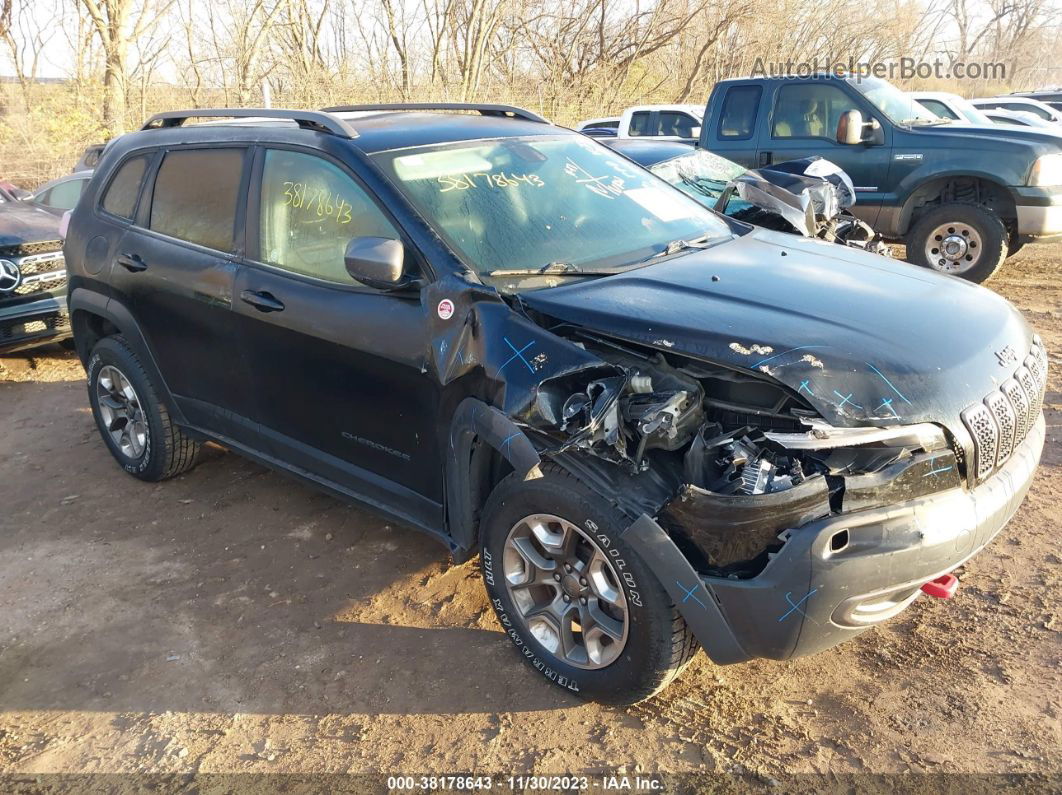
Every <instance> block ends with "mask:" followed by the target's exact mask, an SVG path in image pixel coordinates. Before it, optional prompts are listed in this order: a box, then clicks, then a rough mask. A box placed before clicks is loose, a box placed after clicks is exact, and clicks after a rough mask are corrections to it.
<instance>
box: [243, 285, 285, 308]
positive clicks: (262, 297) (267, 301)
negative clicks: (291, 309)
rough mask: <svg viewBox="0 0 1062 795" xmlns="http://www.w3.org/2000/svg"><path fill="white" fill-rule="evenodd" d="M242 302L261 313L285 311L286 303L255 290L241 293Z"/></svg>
mask: <svg viewBox="0 0 1062 795" xmlns="http://www.w3.org/2000/svg"><path fill="white" fill-rule="evenodd" d="M240 300H241V301H243V302H244V303H245V304H250V305H251V306H253V307H254V308H255V309H257V310H258V311H259V312H283V311H284V302H283V301H280V300H279V299H277V298H275V297H274V296H273V295H272V294H270V293H267V292H264V291H263V292H260V293H259V292H255V291H254V290H244V291H243V292H241V293H240Z"/></svg>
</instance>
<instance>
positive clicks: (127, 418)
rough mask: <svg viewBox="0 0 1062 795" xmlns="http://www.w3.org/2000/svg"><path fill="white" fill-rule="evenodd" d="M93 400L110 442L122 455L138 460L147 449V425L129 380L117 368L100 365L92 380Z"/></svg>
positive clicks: (138, 399) (137, 397)
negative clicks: (93, 388)
mask: <svg viewBox="0 0 1062 795" xmlns="http://www.w3.org/2000/svg"><path fill="white" fill-rule="evenodd" d="M96 399H97V402H98V403H99V407H100V417H101V418H102V420H103V425H104V427H105V428H106V429H107V433H109V434H110V436H111V440H112V441H113V442H114V443H115V444H116V445H117V446H118V449H119V450H121V451H122V454H123V455H125V456H127V457H129V458H132V459H137V458H140V456H142V455H143V454H144V451H145V450H146V449H147V440H148V424H147V417H145V416H144V409H143V407H142V406H141V405H140V398H139V396H138V395H137V394H136V390H135V389H133V385H132V384H131V383H129V379H128V378H126V377H125V375H124V374H123V373H122V371H121V370H119V369H118V368H117V367H115V366H113V365H110V364H108V365H104V366H103V367H102V368H100V373H99V375H98V376H97V377H96Z"/></svg>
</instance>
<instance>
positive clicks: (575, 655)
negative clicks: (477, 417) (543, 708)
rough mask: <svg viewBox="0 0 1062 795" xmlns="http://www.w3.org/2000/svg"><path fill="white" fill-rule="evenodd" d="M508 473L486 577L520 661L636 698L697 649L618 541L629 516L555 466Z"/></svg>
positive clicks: (620, 697) (611, 697) (668, 677)
mask: <svg viewBox="0 0 1062 795" xmlns="http://www.w3.org/2000/svg"><path fill="white" fill-rule="evenodd" d="M542 471H543V476H542V477H541V478H536V479H533V480H526V481H525V480H520V479H519V477H517V476H516V475H510V476H509V477H507V478H506V479H505V480H503V481H502V482H501V483H500V484H499V485H498V487H497V488H496V489H495V490H494V492H493V493H492V494H491V496H490V498H489V499H488V501H487V505H486V507H485V508H484V511H483V518H482V523H481V529H480V535H481V539H480V550H481V558H482V569H483V580H484V583H485V585H486V588H487V594H488V596H489V597H490V600H491V604H492V605H493V607H494V611H495V613H496V614H497V616H498V620H499V621H500V622H501V624H502V628H503V629H504V630H505V632H506V634H507V635H508V636H509V639H510V640H511V641H512V642H513V644H514V645H515V646H516V647H517V649H519V650H520V652H521V655H522V657H523V659H524V660H525V661H526V662H527V663H528V664H529V665H531V667H532V668H534V669H535V670H536V671H538V672H539V673H540V674H541V675H542V676H544V677H546V678H547V679H548V680H549V681H550V682H552V683H553V684H554V685H557V686H559V687H561V688H564V689H565V690H568V691H569V692H572V693H575V694H577V695H579V696H581V697H583V698H587V699H592V700H595V701H600V702H604V703H608V704H633V703H635V702H637V701H641V700H642V699H645V698H648V697H650V696H652V695H653V694H655V693H657V692H659V691H660V690H662V689H663V688H664V687H665V686H667V685H668V684H669V683H670V682H671V681H672V680H673V679H674V678H675V677H676V676H677V675H678V674H679V673H680V672H681V671H682V669H683V668H684V667H685V666H686V664H687V663H688V662H689V660H690V659H691V658H692V657H693V654H694V653H695V652H696V650H697V648H698V647H697V645H696V641H695V640H694V638H693V635H692V633H691V632H690V630H689V628H688V627H687V626H686V622H685V621H684V620H683V618H682V616H681V615H680V614H679V612H678V610H677V609H676V608H675V605H674V604H673V603H672V602H671V599H670V597H668V595H667V593H666V591H664V589H663V587H661V585H660V583H659V582H658V581H657V580H656V578H655V576H654V575H653V574H652V573H651V572H650V571H649V569H648V567H646V565H645V564H644V563H643V562H642V560H641V559H640V558H639V557H638V556H637V554H636V553H635V552H634V551H633V550H632V549H631V548H630V547H629V546H628V545H627V543H626V542H625V541H624V540H623V539H622V538H620V535H619V533H620V532H621V531H622V530H623V529H624V528H625V527H626V526H627V525H628V524H629V520H628V519H627V518H626V517H625V516H624V515H623V514H622V513H620V512H619V511H618V510H617V509H616V508H615V507H614V506H613V505H611V504H610V503H609V502H608V501H607V500H606V499H604V498H603V497H601V496H600V495H598V494H597V493H595V492H594V491H592V490H591V489H589V488H588V487H587V486H585V485H584V484H583V483H582V482H581V481H579V480H577V479H576V478H575V477H573V476H572V475H570V474H569V473H567V472H566V471H565V470H563V469H561V468H560V467H558V466H556V465H553V464H545V465H543V467H542Z"/></svg>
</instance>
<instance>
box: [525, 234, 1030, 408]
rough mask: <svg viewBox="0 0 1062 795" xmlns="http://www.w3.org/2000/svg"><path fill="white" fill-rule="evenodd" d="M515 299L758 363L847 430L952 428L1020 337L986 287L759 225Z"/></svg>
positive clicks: (1022, 345)
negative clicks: (719, 241)
mask: <svg viewBox="0 0 1062 795" xmlns="http://www.w3.org/2000/svg"><path fill="white" fill-rule="evenodd" d="M838 288H842V289H838ZM521 297H522V299H523V301H524V302H525V303H526V305H527V306H529V307H530V308H531V309H533V310H536V311H538V312H541V313H543V314H545V315H548V316H550V317H553V318H556V319H557V320H561V321H565V322H567V323H571V324H575V325H577V326H580V327H582V328H585V329H589V330H593V331H597V332H600V333H603V334H606V335H609V336H612V337H615V338H618V339H624V340H628V341H632V342H638V343H642V344H645V345H649V346H651V347H653V348H656V349H658V350H660V351H663V352H666V353H682V354H685V355H688V356H692V357H694V358H699V359H703V360H706V361H710V362H714V363H717V364H722V365H726V366H732V367H735V368H738V369H743V370H748V371H753V372H759V373H762V374H764V375H767V376H769V377H771V378H773V379H775V380H776V381H778V382H781V383H782V384H784V385H786V386H787V387H789V388H790V389H792V390H793V391H794V392H796V393H798V394H800V395H801V396H803V397H804V399H806V400H807V401H808V402H809V403H810V404H811V405H812V406H813V407H814V408H815V409H816V410H817V411H819V412H820V413H821V414H822V416H823V418H825V419H826V420H827V421H829V422H831V423H832V424H834V425H838V426H849V427H851V426H858V425H864V424H867V423H868V422H870V423H872V424H900V423H903V424H906V423H912V422H924V421H931V422H932V421H935V422H941V421H943V422H946V423H947V424H948V425H952V426H954V427H957V426H958V424H959V422H960V421H959V413H960V412H961V411H962V410H963V409H965V408H966V407H968V406H970V405H971V404H973V403H978V402H980V401H981V399H982V398H983V397H984V395H985V394H986V393H987V392H989V391H990V390H991V389H993V388H994V387H995V386H998V385H999V383H1001V382H1002V381H1004V380H1006V379H1007V378H1009V377H1010V375H1011V374H1012V372H1013V370H1014V368H1015V367H1016V366H1017V365H1016V364H1014V363H1012V361H1011V357H1013V356H1016V357H1017V360H1018V361H1020V360H1021V359H1022V358H1024V356H1025V355H1026V353H1028V351H1029V347H1030V345H1031V341H1032V332H1031V331H1030V330H1029V328H1028V326H1027V325H1026V323H1025V321H1024V319H1023V318H1022V317H1021V315H1020V314H1019V313H1018V312H1017V311H1016V310H1015V309H1014V308H1013V307H1012V306H1010V304H1009V303H1007V302H1006V301H1005V300H1004V299H1003V298H1001V297H999V296H998V295H996V294H995V293H993V292H991V291H989V290H985V289H983V288H980V287H978V286H976V285H972V284H970V283H968V282H965V281H962V280H961V279H957V278H953V277H949V276H943V275H941V274H937V273H934V272H933V271H930V270H927V269H924V268H919V267H916V266H913V265H909V264H907V263H902V262H896V261H893V260H889V259H885V258H882V257H878V256H874V255H872V254H864V253H861V252H858V251H854V250H850V249H843V248H840V247H838V246H835V245H831V244H829V243H822V242H818V241H811V240H802V239H796V238H794V237H793V236H792V235H785V234H780V233H776V232H769V231H766V230H756V231H754V232H752V233H749V234H746V235H744V236H743V237H741V238H739V239H736V240H734V241H732V242H730V243H728V244H727V245H725V246H716V247H713V248H710V249H707V250H705V251H699V252H694V253H690V254H686V255H683V256H680V257H676V258H674V259H671V260H668V261H664V262H660V263H658V264H655V265H651V266H648V267H645V268H640V269H637V270H634V271H631V272H629V273H625V274H620V275H616V276H611V277H607V278H600V279H593V280H588V281H584V282H577V283H572V284H567V285H562V286H559V287H554V288H551V289H542V290H536V291H529V292H525V293H523V294H522V296H521ZM945 310H946V311H945Z"/></svg>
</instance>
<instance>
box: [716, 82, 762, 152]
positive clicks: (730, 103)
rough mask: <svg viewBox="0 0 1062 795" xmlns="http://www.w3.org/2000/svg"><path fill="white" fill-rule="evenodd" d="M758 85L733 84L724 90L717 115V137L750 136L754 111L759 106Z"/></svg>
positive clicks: (736, 137)
mask: <svg viewBox="0 0 1062 795" xmlns="http://www.w3.org/2000/svg"><path fill="white" fill-rule="evenodd" d="M760 92H761V88H760V87H759V86H734V87H733V88H730V89H728V90H727V92H726V98H725V99H724V100H723V112H722V114H721V115H720V117H719V137H720V138H730V139H732V140H736V141H742V140H747V139H749V138H751V137H752V133H753V131H755V129H756V111H757V109H758V108H759V107H760Z"/></svg>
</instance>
